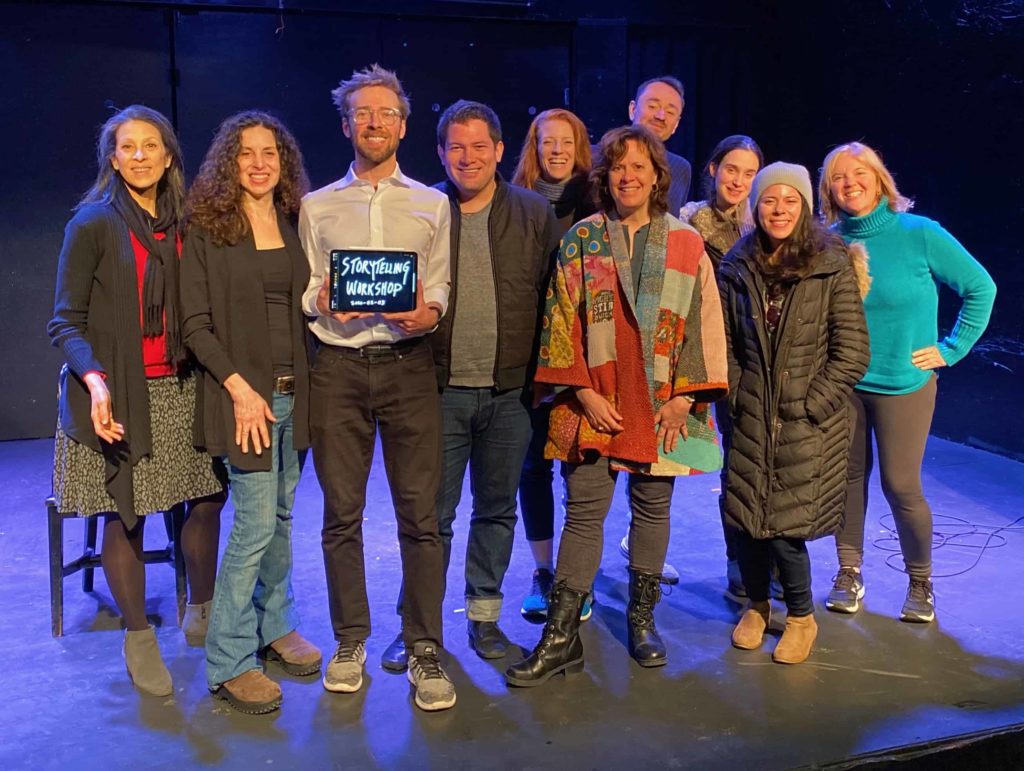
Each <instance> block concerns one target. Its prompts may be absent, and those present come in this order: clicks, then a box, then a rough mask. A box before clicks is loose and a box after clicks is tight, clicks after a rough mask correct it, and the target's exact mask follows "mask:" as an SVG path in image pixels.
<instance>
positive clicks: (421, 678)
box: [407, 642, 455, 712]
mask: <svg viewBox="0 0 1024 771" xmlns="http://www.w3.org/2000/svg"><path fill="white" fill-rule="evenodd" d="M407 676H408V678H409V682H410V683H412V684H413V686H415V688H416V706H417V707H419V708H420V709H422V710H426V711H427V712H437V711H438V710H442V709H448V708H449V707H453V706H455V686H454V685H452V681H451V680H449V679H448V675H447V674H445V671H444V669H443V668H442V667H441V661H440V659H438V657H437V648H436V647H434V646H433V645H431V644H430V643H425V642H418V643H416V645H414V646H413V649H412V655H411V656H410V657H409V674H408V675H407Z"/></svg>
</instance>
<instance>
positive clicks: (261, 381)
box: [181, 213, 310, 471]
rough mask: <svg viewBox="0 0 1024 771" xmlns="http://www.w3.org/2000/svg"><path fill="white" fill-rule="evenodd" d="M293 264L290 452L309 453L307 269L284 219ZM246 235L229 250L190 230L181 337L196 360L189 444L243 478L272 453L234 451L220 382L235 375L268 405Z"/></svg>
mask: <svg viewBox="0 0 1024 771" xmlns="http://www.w3.org/2000/svg"><path fill="white" fill-rule="evenodd" d="M278 223H279V225H280V227H281V237H282V238H283V239H284V244H285V247H286V248H287V249H288V254H289V256H290V257H291V263H292V351H293V368H294V373H295V409H294V412H293V429H292V430H293V436H294V443H295V448H296V449H297V450H304V449H306V448H308V447H309V443H310V440H309V364H308V361H309V330H308V327H307V324H306V321H307V319H306V317H305V316H304V315H303V313H302V293H303V292H305V291H306V285H307V284H308V283H309V263H308V261H307V260H306V255H305V253H304V252H303V251H302V245H301V244H300V243H299V237H298V235H297V234H296V232H295V228H294V227H293V226H292V224H291V223H290V222H289V221H288V219H287V217H285V216H284V215H282V214H280V213H279V214H278ZM258 260H259V258H258V255H257V254H256V242H255V241H254V239H253V236H252V232H251V231H250V232H249V233H248V234H247V235H246V237H245V238H243V239H242V240H241V241H240V242H239V243H237V244H235V245H234V246H217V245H216V244H214V243H213V240H212V239H211V238H210V235H209V234H208V233H207V232H206V231H204V230H203V229H202V228H200V227H192V228H190V229H189V232H188V235H187V236H186V238H185V246H184V248H183V250H182V255H181V309H182V313H181V316H182V334H183V336H184V339H185V344H186V345H187V346H188V347H189V348H190V349H191V351H192V353H193V354H194V355H195V357H196V359H197V360H198V361H199V365H200V366H199V377H200V384H201V385H200V388H199V389H198V398H197V400H196V420H195V426H194V429H195V440H196V444H197V446H200V447H205V448H206V450H207V452H209V453H210V454H211V455H227V456H228V458H229V459H230V461H231V463H232V464H233V465H235V466H237V467H238V468H240V469H243V470H245V471H269V470H270V453H269V452H265V453H263V454H262V455H257V454H256V453H255V452H253V451H252V450H250V451H249V452H248V453H244V454H243V453H242V450H241V448H240V447H239V446H238V445H236V444H235V411H234V405H233V403H232V401H231V396H230V395H229V394H228V392H227V390H226V389H225V388H224V387H223V383H224V380H225V379H227V378H228V377H229V376H230V375H232V374H234V373H236V372H237V373H238V374H239V375H241V376H242V377H243V378H244V379H245V381H246V382H247V383H248V384H249V385H250V386H252V387H253V389H255V390H256V392H257V393H259V395H260V396H262V397H263V398H264V399H266V401H267V404H271V403H272V401H273V395H274V394H273V390H274V369H273V363H272V362H271V352H270V345H269V343H268V341H269V340H270V331H269V328H268V326H267V314H266V299H265V294H264V288H263V273H262V271H261V269H260V263H259V261H258Z"/></svg>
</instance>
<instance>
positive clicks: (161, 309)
mask: <svg viewBox="0 0 1024 771" xmlns="http://www.w3.org/2000/svg"><path fill="white" fill-rule="evenodd" d="M96 155H97V163H98V165H99V171H98V173H97V176H96V181H95V182H94V183H93V185H92V187H91V188H90V189H89V190H88V191H87V192H86V194H85V195H84V196H83V197H82V200H81V201H80V202H79V204H78V206H77V210H76V212H75V216H74V217H72V219H71V221H70V222H69V223H68V225H67V228H66V229H65V231H64V245H63V247H62V249H61V253H60V261H59V265H58V269H57V290H56V298H55V300H54V309H53V319H52V320H51V321H50V323H49V325H48V327H47V329H48V331H49V333H50V338H51V339H52V340H53V343H54V345H57V346H59V347H60V348H61V350H62V351H63V353H64V358H65V361H66V364H65V365H64V367H63V368H62V369H61V377H60V397H59V404H58V417H57V432H56V436H55V439H54V463H53V492H54V497H55V498H56V500H57V507H58V509H59V510H60V511H62V512H76V513H78V514H80V515H82V516H91V515H94V514H100V513H102V514H103V516H104V527H103V544H102V547H101V551H100V559H101V560H102V563H103V572H104V575H105V576H106V579H107V585H108V586H109V587H110V591H111V594H113V596H114V602H115V603H116V604H117V607H118V609H119V610H120V611H121V614H122V616H123V618H124V624H125V628H126V632H125V638H124V659H125V664H126V666H127V668H128V674H129V676H130V677H131V678H132V681H133V682H134V683H135V685H136V686H137V687H138V688H140V689H141V690H143V691H146V692H147V693H151V694H155V695H158V696H167V695H170V694H171V693H172V692H173V688H172V684H171V676H170V673H169V672H168V671H167V668H166V667H165V666H164V663H163V660H162V659H161V656H160V649H159V648H158V646H157V641H156V635H155V632H154V629H153V627H152V626H150V625H149V621H148V620H147V619H146V607H145V600H146V572H145V564H144V562H143V558H142V552H143V547H142V536H143V530H144V526H145V519H144V518H143V515H145V514H150V513H155V512H163V511H166V510H168V509H170V508H171V507H173V506H175V505H176V504H178V503H181V502H182V501H187V502H188V506H187V509H186V516H187V519H186V521H185V526H184V530H183V531H182V536H181V540H182V550H183V551H184V554H185V564H186V570H187V573H188V578H189V595H190V597H189V599H190V603H189V608H188V611H187V613H186V619H185V624H184V628H185V632H186V636H187V637H188V638H189V642H190V643H194V644H202V643H201V641H202V637H203V635H204V633H205V630H204V628H203V627H204V626H205V616H204V611H205V608H206V607H207V605H206V603H207V602H208V601H209V599H210V597H211V596H212V594H213V580H214V574H215V572H216V568H217V540H218V535H219V532H220V520H219V515H220V509H221V507H222V506H223V502H224V498H223V487H224V485H223V482H222V480H221V476H220V475H219V473H218V469H217V468H216V467H215V465H214V461H213V460H212V459H211V457H210V456H209V455H207V454H206V453H204V452H200V451H197V450H196V449H194V448H193V446H192V420H191V416H192V413H193V412H194V405H195V397H196V385H195V377H194V376H193V375H192V374H190V371H189V367H188V361H187V357H186V352H185V347H184V345H183V343H182V337H181V329H180V311H179V305H178V255H179V250H180V247H181V242H180V240H179V239H178V220H179V217H180V215H181V210H182V202H183V199H184V174H183V171H182V161H181V151H180V149H179V147H178V140H177V138H176V137H175V135H174V129H173V128H172V127H171V124H170V123H169V122H168V121H167V119H166V118H165V117H164V116H163V115H161V114H160V113H158V112H156V111H155V110H151V109H150V108H148V107H143V106H142V105H132V106H130V107H126V108H125V109H123V110H120V111H119V112H117V113H116V114H115V115H113V116H112V117H111V118H110V119H109V120H107V122H106V123H104V124H103V128H102V129H101V130H100V136H99V141H98V143H97V148H96Z"/></svg>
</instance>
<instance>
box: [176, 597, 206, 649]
mask: <svg viewBox="0 0 1024 771" xmlns="http://www.w3.org/2000/svg"><path fill="white" fill-rule="evenodd" d="M212 609H213V600H207V601H206V602H203V603H200V604H198V605H186V606H185V618H183V619H182V620H181V631H182V632H184V633H185V642H187V643H188V644H189V645H191V646H192V647H193V648H202V647H203V646H204V645H206V630H207V629H209V628H210V611H211V610H212Z"/></svg>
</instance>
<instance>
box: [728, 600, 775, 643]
mask: <svg viewBox="0 0 1024 771" xmlns="http://www.w3.org/2000/svg"><path fill="white" fill-rule="evenodd" d="M771 617H772V606H771V603H769V602H768V601H767V600H766V601H765V602H752V603H750V607H749V608H747V609H746V610H745V611H744V612H743V615H742V616H741V617H740V622H739V623H738V624H737V625H736V628H735V629H733V630H732V644H733V645H735V646H736V647H737V648H742V649H743V650H745V651H752V650H756V649H757V648H760V647H761V643H762V642H764V630H765V629H767V628H768V622H769V621H771Z"/></svg>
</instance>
